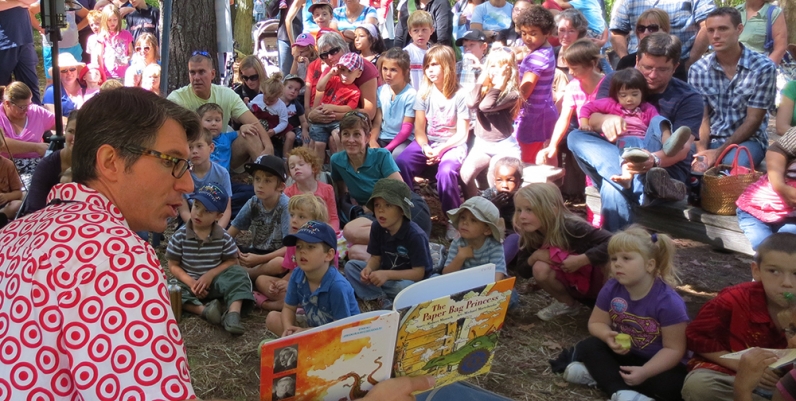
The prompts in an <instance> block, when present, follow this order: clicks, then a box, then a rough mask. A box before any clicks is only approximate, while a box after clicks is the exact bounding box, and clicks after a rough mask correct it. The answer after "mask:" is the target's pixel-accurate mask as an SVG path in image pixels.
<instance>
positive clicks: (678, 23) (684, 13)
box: [609, 0, 716, 69]
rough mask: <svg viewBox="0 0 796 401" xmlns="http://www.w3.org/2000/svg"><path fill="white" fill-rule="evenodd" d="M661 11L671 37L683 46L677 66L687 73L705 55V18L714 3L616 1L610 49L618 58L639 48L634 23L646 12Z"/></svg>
mask: <svg viewBox="0 0 796 401" xmlns="http://www.w3.org/2000/svg"><path fill="white" fill-rule="evenodd" d="M653 7H655V8H660V9H662V10H664V11H666V13H667V14H668V15H669V19H670V20H671V26H672V31H671V34H673V35H676V36H677V37H678V38H679V39H680V42H682V45H683V47H682V49H681V53H680V55H681V57H682V60H680V63H685V67H686V69H688V67H689V66H691V64H693V63H695V62H696V61H697V60H699V58H700V57H702V55H703V54H705V51H706V50H707V48H708V40H707V39H708V38H707V34H706V33H705V18H707V15H708V13H709V12H711V11H713V10H714V9H715V8H716V6H715V5H714V4H713V0H689V1H682V0H618V1H617V2H616V3H614V6H613V12H612V13H611V23H610V24H609V29H610V30H611V33H612V35H611V45H612V46H613V49H614V51H615V52H616V54H617V56H619V57H620V58H621V57H625V56H627V54H628V53H634V52H635V51H636V50H637V48H638V43H639V40H638V37H637V36H636V22H637V21H638V17H639V16H640V15H641V13H643V12H644V11H646V10H649V9H651V8H653Z"/></svg>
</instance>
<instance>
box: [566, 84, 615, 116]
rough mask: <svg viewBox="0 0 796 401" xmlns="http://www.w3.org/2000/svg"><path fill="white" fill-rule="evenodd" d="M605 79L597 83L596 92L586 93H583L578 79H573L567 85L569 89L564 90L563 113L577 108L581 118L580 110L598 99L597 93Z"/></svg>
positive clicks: (576, 110)
mask: <svg viewBox="0 0 796 401" xmlns="http://www.w3.org/2000/svg"><path fill="white" fill-rule="evenodd" d="M603 79H605V77H602V78H600V82H597V85H596V86H595V87H594V92H592V93H586V92H583V88H582V87H581V86H580V81H579V80H578V79H576V78H573V79H572V80H571V81H569V83H568V84H567V87H566V88H564V99H563V100H562V103H561V113H562V114H563V113H564V110H566V109H571V108H573V107H574V108H575V112H576V113H577V115H578V118H581V116H580V109H581V108H582V107H583V105H584V104H586V103H587V102H591V101H593V100H594V99H596V98H597V91H598V90H599V88H600V84H601V83H602V82H603Z"/></svg>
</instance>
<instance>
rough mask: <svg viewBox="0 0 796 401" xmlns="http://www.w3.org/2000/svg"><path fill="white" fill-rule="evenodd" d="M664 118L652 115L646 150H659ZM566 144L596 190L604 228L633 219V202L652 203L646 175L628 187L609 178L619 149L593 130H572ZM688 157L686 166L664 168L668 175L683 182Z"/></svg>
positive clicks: (618, 171) (618, 166)
mask: <svg viewBox="0 0 796 401" xmlns="http://www.w3.org/2000/svg"><path fill="white" fill-rule="evenodd" d="M666 121H667V120H666V119H665V118H663V117H661V116H657V117H655V118H653V120H652V122H651V123H650V126H649V128H648V129H647V134H646V136H645V138H644V141H643V143H642V144H643V145H644V147H645V148H646V149H647V150H649V151H651V152H655V151H658V150H661V148H662V146H663V145H662V143H661V124H662V123H664V122H666ZM619 140H620V141H621V140H622V138H620V139H619ZM567 145H568V146H569V149H570V150H571V151H572V154H573V155H574V156H575V161H576V162H577V163H578V165H579V166H580V168H581V169H583V172H585V173H586V175H588V176H589V178H591V180H592V182H594V185H595V186H597V188H599V190H600V198H601V202H602V207H601V211H600V216H601V218H602V226H603V228H604V229H606V230H608V231H612V232H615V231H618V230H621V229H622V228H624V227H625V226H627V225H629V224H630V223H632V221H633V218H632V215H631V211H632V206H633V205H642V206H648V205H650V204H652V203H653V201H654V199H651V198H650V197H648V196H646V195H645V194H644V185H645V180H646V175H644V174H638V175H636V176H634V177H633V183H632V185H631V187H630V188H629V189H625V188H624V187H622V186H621V185H619V184H617V183H615V182H613V181H611V179H610V178H611V176H614V175H621V174H622V165H621V163H620V150H619V147H618V146H617V145H616V144H613V143H611V142H608V141H607V140H606V139H605V138H604V137H602V136H601V135H600V134H598V133H596V132H586V131H581V130H574V131H572V132H570V133H569V135H568V136H567ZM689 156H690V155H689ZM690 160H691V157H686V159H685V163H686V167H683V166H681V165H680V164H681V163H683V162H680V163H677V164H675V165H673V166H670V167H667V168H666V171H668V172H669V175H670V176H671V177H672V178H674V179H676V180H679V181H682V182H687V180H688V178H689V170H690V168H688V166H687V163H688V161H690Z"/></svg>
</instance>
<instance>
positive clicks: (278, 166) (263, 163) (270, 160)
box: [243, 155, 287, 182]
mask: <svg viewBox="0 0 796 401" xmlns="http://www.w3.org/2000/svg"><path fill="white" fill-rule="evenodd" d="M243 168H244V169H245V170H246V172H247V173H249V174H251V175H254V172H255V171H257V170H261V171H265V172H266V173H271V174H273V175H275V176H277V177H279V179H280V180H282V182H285V181H287V173H286V172H285V161H284V160H282V158H280V157H276V156H274V155H262V156H260V157H258V158H257V160H256V161H255V162H254V163H246V164H244V165H243Z"/></svg>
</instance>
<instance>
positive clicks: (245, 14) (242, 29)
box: [232, 0, 254, 54]
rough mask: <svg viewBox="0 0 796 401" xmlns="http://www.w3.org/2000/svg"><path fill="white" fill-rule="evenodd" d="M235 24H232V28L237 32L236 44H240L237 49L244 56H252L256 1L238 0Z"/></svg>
mask: <svg viewBox="0 0 796 401" xmlns="http://www.w3.org/2000/svg"><path fill="white" fill-rule="evenodd" d="M235 9H236V12H235V22H233V23H232V28H233V29H234V30H235V31H234V32H235V33H234V35H233V36H234V37H235V42H236V43H237V44H238V47H237V49H238V50H240V51H241V52H242V53H244V54H252V52H253V51H254V48H253V46H254V45H253V44H252V20H253V18H254V1H253V0H236V1H235Z"/></svg>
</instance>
